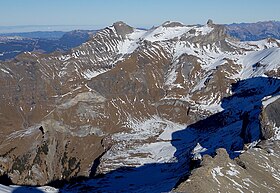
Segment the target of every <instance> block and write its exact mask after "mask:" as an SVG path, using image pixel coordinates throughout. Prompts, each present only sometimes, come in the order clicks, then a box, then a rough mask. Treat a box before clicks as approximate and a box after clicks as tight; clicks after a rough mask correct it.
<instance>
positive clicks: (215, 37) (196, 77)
mask: <svg viewBox="0 0 280 193" xmlns="http://www.w3.org/2000/svg"><path fill="white" fill-rule="evenodd" d="M278 46H279V42H278V40H274V41H271V40H263V41H258V42H238V41H236V40H234V39H233V38H231V37H228V35H226V34H225V27H224V26H221V25H216V24H213V23H212V22H209V23H208V24H207V25H205V26H185V25H183V24H180V23H178V22H166V23H164V24H163V25H161V26H158V27H156V28H153V29H151V30H147V31H145V30H138V29H134V28H132V27H130V26H128V25H126V24H125V23H123V22H117V23H115V24H114V25H113V26H110V27H108V28H105V29H103V30H101V31H99V32H98V33H97V34H96V35H94V36H93V37H92V38H91V39H90V40H89V41H88V42H86V43H84V44H82V45H81V46H79V47H76V48H74V49H72V50H71V51H69V52H68V53H65V54H61V53H58V52H56V53H52V54H49V55H43V54H37V53H24V54H22V55H20V56H18V57H17V58H16V59H14V60H12V61H8V62H2V63H0V69H1V71H0V86H1V90H0V95H1V103H0V113H1V116H0V119H1V125H0V130H1V135H0V142H1V145H0V158H1V159H0V172H1V173H2V174H8V175H9V176H10V177H11V179H12V181H13V182H14V183H18V184H31V185H43V184H47V183H48V182H50V181H53V180H60V179H70V178H73V177H77V176H95V175H98V174H107V175H105V178H102V179H99V180H91V179H88V180H89V184H90V185H89V184H87V185H86V186H90V189H91V190H92V191H110V190H116V189H117V190H119V191H122V190H123V189H122V188H124V187H121V186H117V187H114V185H116V184H121V183H122V181H125V180H128V179H130V180H132V177H131V175H132V176H139V175H140V174H143V173H142V172H144V171H146V172H150V171H151V170H150V169H152V168H153V169H152V170H153V172H154V173H155V175H157V176H158V177H157V178H156V180H151V179H150V178H149V175H144V176H147V179H146V180H144V181H142V180H138V181H137V182H136V181H134V180H132V184H135V186H131V187H130V188H131V189H129V190H131V191H132V190H136V189H139V188H140V187H141V190H143V191H145V190H148V189H149V188H151V189H154V190H156V189H157V190H158V188H159V187H160V186H159V185H160V184H161V183H162V182H163V181H164V182H166V183H165V186H163V187H162V188H161V189H160V191H169V190H170V189H171V188H172V187H174V186H175V184H176V183H177V181H178V180H179V179H180V178H181V176H184V175H185V174H186V173H188V171H190V167H189V166H190V162H191V159H192V157H193V155H192V152H193V150H194V148H195V147H196V145H197V143H200V144H201V145H202V147H204V148H206V149H207V150H206V151H204V152H205V153H202V155H203V154H209V155H213V154H214V153H215V151H216V149H218V148H220V147H223V148H226V149H227V151H228V153H229V154H230V156H231V157H234V156H236V152H237V151H240V150H243V148H244V144H247V143H252V142H254V141H256V140H258V139H259V138H260V137H261V129H260V122H259V121H258V120H259V119H258V118H259V117H260V115H261V113H262V112H261V110H262V105H261V100H262V99H263V98H265V97H267V96H271V95H277V94H278V92H279V81H278V79H277V77H278V76H277V72H278V69H279V59H278V58H279V56H280V48H279V47H278ZM264 75H267V76H268V77H263V76H264ZM267 108H269V106H267ZM272 111H273V110H267V113H266V114H267V116H268V117H269V118H268V119H269V120H270V119H271V120H274V118H273V115H271V114H270V113H268V112H272ZM272 114H273V113H272ZM264 121H265V119H264ZM264 123H266V122H264ZM263 133H264V132H263ZM196 153H198V154H200V153H199V152H196ZM202 155H201V156H202ZM198 157H199V156H198ZM153 164H154V165H153ZM168 168H169V169H168ZM179 169H181V170H179ZM130 170H131V171H132V174H131V173H130ZM115 171H116V172H117V174H116V173H114V172H115ZM124 171H125V172H124ZM144 173H145V172H144ZM145 174H147V173H145ZM116 176H117V177H116ZM171 176H172V177H171ZM135 180H136V178H135ZM106 181H110V182H112V183H110V184H111V185H110V186H109V185H108V183H106ZM141 182H143V183H144V184H143V183H142V184H141ZM96 183H98V185H96ZM76 188H77V191H79V190H82V189H83V188H85V187H84V185H83V184H81V185H79V186H77V187H76ZM79 188H81V189H79ZM110 188H111V189H110Z"/></svg>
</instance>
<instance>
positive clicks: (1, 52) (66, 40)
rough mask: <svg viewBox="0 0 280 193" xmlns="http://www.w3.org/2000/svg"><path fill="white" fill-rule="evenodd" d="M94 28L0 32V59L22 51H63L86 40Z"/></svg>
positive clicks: (14, 55)
mask: <svg viewBox="0 0 280 193" xmlns="http://www.w3.org/2000/svg"><path fill="white" fill-rule="evenodd" d="M94 33H96V31H95V30H74V31H70V32H66V33H65V32H59V31H58V32H56V31H54V32H25V33H10V34H0V60H7V59H12V58H14V57H16V56H17V55H19V54H20V53H23V52H31V51H36V52H40V53H51V52H54V51H62V52H65V51H67V50H69V49H71V48H74V47H76V46H79V45H81V44H82V43H84V42H86V41H87V40H88V39H89V38H90V36H91V35H92V34H94Z"/></svg>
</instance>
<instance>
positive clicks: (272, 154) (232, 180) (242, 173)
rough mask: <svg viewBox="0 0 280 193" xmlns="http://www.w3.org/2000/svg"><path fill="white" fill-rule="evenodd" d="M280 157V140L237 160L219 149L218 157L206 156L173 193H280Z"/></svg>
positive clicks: (264, 144)
mask: <svg viewBox="0 0 280 193" xmlns="http://www.w3.org/2000/svg"><path fill="white" fill-rule="evenodd" d="M279 155H280V149H279V141H271V142H269V141H264V142H262V143H260V144H259V145H258V146H257V147H256V148H253V149H250V150H248V151H246V152H244V153H242V154H241V155H240V156H239V157H238V158H236V159H234V160H232V159H230V158H229V156H228V154H227V152H226V150H225V149H218V150H217V155H216V156H215V157H210V156H208V155H205V156H204V157H203V159H202V163H201V166H200V167H198V168H197V169H195V170H193V171H192V174H191V176H190V177H189V178H188V179H187V180H186V181H185V182H183V183H181V184H180V185H179V186H178V187H177V188H176V189H174V191H172V192H188V193H192V192H200V193H206V192H252V191H253V192H275V191H276V192H277V191H278V189H279V188H280V180H279V172H278V171H279V169H280V168H279V164H278V162H279Z"/></svg>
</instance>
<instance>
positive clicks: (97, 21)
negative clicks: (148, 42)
mask: <svg viewBox="0 0 280 193" xmlns="http://www.w3.org/2000/svg"><path fill="white" fill-rule="evenodd" d="M279 7H280V1H279V0H270V1H263V0H246V1H244V0H235V1H229V0H228V1H227V0H213V1H209V0H197V1H191V0H172V1H169V0H141V1H136V0H118V1H116V0H104V1H98V0H81V1H76V0H59V1H55V0H48V1H39V0H24V1H23V0H9V1H4V2H1V7H0V17H1V20H0V27H1V28H2V29H3V28H4V27H6V28H7V27H10V28H11V27H15V26H17V27H22V26H33V27H34V26H56V27H57V26H60V27H64V28H66V26H68V28H67V30H68V29H70V28H69V26H87V27H88V26H91V27H94V26H95V28H96V29H99V28H102V27H105V26H109V25H112V24H113V23H114V22H116V21H124V22H126V23H127V24H129V25H131V26H134V27H151V26H156V25H160V24H162V23H163V22H165V21H179V22H182V23H184V24H204V23H206V21H207V20H208V19H213V20H214V22H215V23H220V24H230V23H243V22H245V23H254V22H258V21H271V20H279V19H280V12H279ZM64 28H62V29H64ZM43 29H44V28H43ZM71 29H72V28H71ZM58 30H59V29H58ZM67 30H66V31H67ZM2 33H3V32H2Z"/></svg>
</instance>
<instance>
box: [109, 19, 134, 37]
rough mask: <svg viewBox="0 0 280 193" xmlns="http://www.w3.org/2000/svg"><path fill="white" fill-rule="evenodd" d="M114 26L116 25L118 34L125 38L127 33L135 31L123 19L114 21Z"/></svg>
mask: <svg viewBox="0 0 280 193" xmlns="http://www.w3.org/2000/svg"><path fill="white" fill-rule="evenodd" d="M113 26H114V28H115V30H116V32H117V34H118V35H120V36H121V37H122V38H125V36H126V35H127V34H130V33H132V32H133V28H132V27H130V26H129V25H127V24H126V23H124V22H122V21H118V22H116V23H114V24H113Z"/></svg>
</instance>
